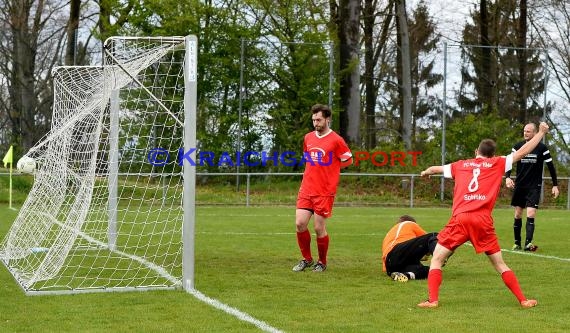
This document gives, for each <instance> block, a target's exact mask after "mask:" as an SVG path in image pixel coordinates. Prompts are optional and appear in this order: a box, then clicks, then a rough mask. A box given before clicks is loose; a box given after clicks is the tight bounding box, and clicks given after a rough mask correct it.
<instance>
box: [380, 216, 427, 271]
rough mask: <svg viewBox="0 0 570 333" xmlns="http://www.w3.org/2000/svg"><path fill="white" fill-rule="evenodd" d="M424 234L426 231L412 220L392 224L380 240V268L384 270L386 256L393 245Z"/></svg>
mask: <svg viewBox="0 0 570 333" xmlns="http://www.w3.org/2000/svg"><path fill="white" fill-rule="evenodd" d="M425 234H426V231H425V230H424V229H422V227H420V226H419V225H418V224H417V223H415V222H412V221H404V222H400V223H398V224H396V225H395V226H393V227H392V229H390V231H388V233H387V234H386V237H384V240H383V241H382V270H383V271H384V272H385V271H386V256H387V255H388V253H390V251H392V249H393V248H394V246H396V245H398V244H400V243H402V242H405V241H407V240H409V239H412V238H416V237H418V236H421V235H425Z"/></svg>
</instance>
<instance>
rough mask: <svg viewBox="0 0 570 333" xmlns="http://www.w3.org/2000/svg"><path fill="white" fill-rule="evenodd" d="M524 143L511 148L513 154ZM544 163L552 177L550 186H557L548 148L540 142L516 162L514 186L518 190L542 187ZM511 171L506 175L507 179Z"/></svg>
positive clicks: (522, 142)
mask: <svg viewBox="0 0 570 333" xmlns="http://www.w3.org/2000/svg"><path fill="white" fill-rule="evenodd" d="M525 143H526V141H521V142H518V143H516V144H515V145H514V146H513V150H512V151H513V153H514V152H515V151H517V150H519V149H520V148H521V147H522V146H523V145H524V144H525ZM544 163H546V165H547V166H548V170H549V171H550V177H552V185H553V186H558V179H557V178H556V169H554V164H553V163H552V157H551V156H550V151H549V150H548V147H546V145H545V144H544V143H542V142H540V143H539V144H538V145H537V146H536V148H534V150H533V151H532V152H530V153H529V154H527V155H525V156H524V157H523V158H522V159H521V160H520V161H518V162H517V167H516V168H517V178H516V179H515V186H516V187H519V188H534V187H540V186H541V185H542V166H543V164H544ZM510 175H511V171H508V172H507V173H506V176H507V177H509V176H510Z"/></svg>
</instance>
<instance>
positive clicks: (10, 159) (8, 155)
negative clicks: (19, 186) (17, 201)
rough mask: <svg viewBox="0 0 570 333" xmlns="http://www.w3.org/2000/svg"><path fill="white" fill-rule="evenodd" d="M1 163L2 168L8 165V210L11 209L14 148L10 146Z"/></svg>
mask: <svg viewBox="0 0 570 333" xmlns="http://www.w3.org/2000/svg"><path fill="white" fill-rule="evenodd" d="M2 162H4V167H6V164H8V163H10V178H9V179H10V180H9V184H10V185H9V189H8V197H9V199H8V202H9V207H10V209H12V167H13V166H14V147H13V146H10V149H8V152H7V153H6V156H4V158H3V159H2Z"/></svg>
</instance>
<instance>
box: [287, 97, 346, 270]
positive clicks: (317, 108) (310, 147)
mask: <svg viewBox="0 0 570 333" xmlns="http://www.w3.org/2000/svg"><path fill="white" fill-rule="evenodd" d="M311 112H312V114H313V116H312V119H313V127H314V128H315V131H313V132H310V133H308V134H306V135H305V139H304V141H303V159H304V160H305V172H304V173H303V180H302V182H301V187H300V189H299V194H298V196H297V209H296V212H295V226H296V230H297V244H298V245H299V249H300V250H301V255H302V256H303V259H302V260H301V261H299V263H298V264H297V265H295V266H294V267H293V271H295V272H301V271H304V270H305V269H306V268H309V267H311V266H313V264H314V260H313V256H312V254H311V233H310V232H309V230H308V225H309V220H310V219H311V216H312V215H314V227H315V233H316V236H317V250H318V254H319V257H318V261H317V264H316V265H315V266H314V267H313V271H314V272H322V271H324V270H325V269H326V268H327V252H328V249H329V235H328V233H327V229H326V221H327V218H329V217H331V216H332V207H333V202H334V198H335V195H336V188H337V186H338V181H339V178H340V169H341V168H342V167H346V166H349V165H350V164H352V153H351V152H350V149H349V148H348V146H347V144H346V142H345V141H344V139H343V138H342V137H341V136H340V135H338V134H337V133H335V132H334V131H333V130H332V129H331V128H330V122H331V116H332V112H331V109H330V108H329V107H328V106H326V105H322V104H315V105H313V107H311Z"/></svg>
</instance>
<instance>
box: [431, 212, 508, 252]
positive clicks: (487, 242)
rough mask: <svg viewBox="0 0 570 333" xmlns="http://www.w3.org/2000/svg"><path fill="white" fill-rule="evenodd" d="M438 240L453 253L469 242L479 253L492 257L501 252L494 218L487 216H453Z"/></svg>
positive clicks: (474, 214) (473, 214)
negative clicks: (491, 255)
mask: <svg viewBox="0 0 570 333" xmlns="http://www.w3.org/2000/svg"><path fill="white" fill-rule="evenodd" d="M437 240H438V243H439V244H441V245H443V246H444V247H445V248H447V249H449V250H451V251H454V250H455V249H456V248H457V247H458V246H459V245H462V244H463V243H465V242H467V241H470V242H471V244H473V247H474V248H475V252H477V253H481V252H485V253H486V254H488V255H490V254H493V253H496V252H499V251H501V247H500V246H499V240H498V238H497V234H496V233H495V226H494V225H493V218H492V217H491V216H489V215H487V214H477V213H461V214H458V215H456V216H452V217H451V219H449V222H448V223H447V225H446V226H445V227H444V228H443V230H442V231H441V232H440V233H439V234H438V236H437Z"/></svg>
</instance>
